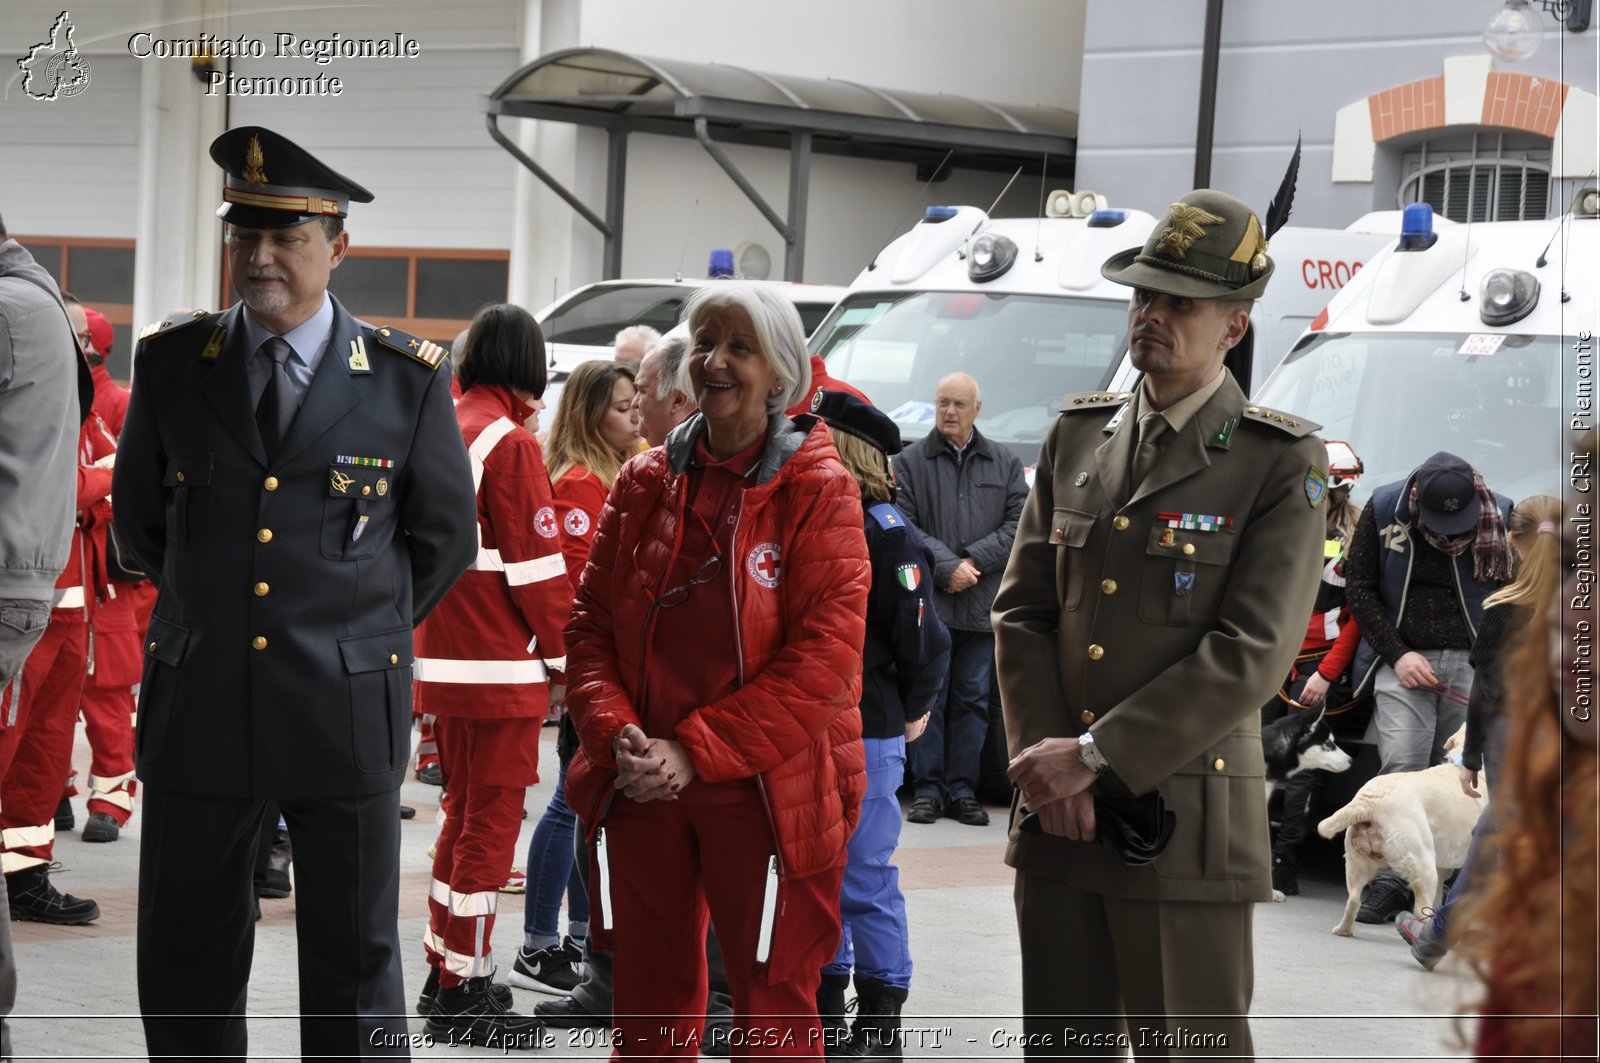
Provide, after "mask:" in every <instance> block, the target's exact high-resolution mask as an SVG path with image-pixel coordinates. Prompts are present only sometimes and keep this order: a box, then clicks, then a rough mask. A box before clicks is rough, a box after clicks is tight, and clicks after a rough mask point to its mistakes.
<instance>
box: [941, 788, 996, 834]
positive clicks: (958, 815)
mask: <svg viewBox="0 0 1600 1063" xmlns="http://www.w3.org/2000/svg"><path fill="white" fill-rule="evenodd" d="M944 814H945V815H947V816H949V817H950V818H951V819H953V820H955V821H956V822H957V823H965V824H966V825H967V826H969V827H987V826H988V825H989V813H987V812H985V811H984V810H983V806H982V805H980V804H978V799H977V798H976V797H973V796H972V795H971V794H964V795H963V796H961V797H952V798H951V799H950V800H949V801H947V802H945V806H944Z"/></svg>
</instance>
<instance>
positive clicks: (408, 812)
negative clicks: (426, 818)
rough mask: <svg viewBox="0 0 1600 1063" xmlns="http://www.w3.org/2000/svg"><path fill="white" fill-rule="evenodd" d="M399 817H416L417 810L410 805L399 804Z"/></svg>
mask: <svg viewBox="0 0 1600 1063" xmlns="http://www.w3.org/2000/svg"><path fill="white" fill-rule="evenodd" d="M400 818H401V819H416V818H417V810H416V809H414V808H412V807H411V806H410V805H401V806H400Z"/></svg>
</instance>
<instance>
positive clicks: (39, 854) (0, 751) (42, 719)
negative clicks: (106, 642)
mask: <svg viewBox="0 0 1600 1063" xmlns="http://www.w3.org/2000/svg"><path fill="white" fill-rule="evenodd" d="M88 646H89V627H88V625H87V624H86V623H84V619H83V610H82V609H71V610H67V609H61V610H56V612H55V613H54V614H53V615H52V616H51V618H50V626H49V627H48V628H46V629H45V633H44V637H42V638H41V639H40V640H39V643H38V645H36V646H35V647H34V648H33V653H32V654H30V655H29V656H28V660H27V663H26V665H25V666H24V667H23V669H22V692H21V699H20V700H19V701H18V702H17V718H16V722H15V724H14V725H12V726H10V727H6V728H0V778H3V780H4V781H3V782H0V843H3V845H4V849H5V851H4V852H3V853H0V867H3V868H4V870H5V873H6V874H8V875H13V874H16V873H17V872H18V871H23V870H26V869H27V868H30V867H38V866H39V865H41V864H48V863H49V862H50V861H51V860H52V859H54V853H55V842H56V826H55V815H56V806H57V805H59V804H60V803H61V785H62V781H63V780H65V779H66V777H67V771H68V769H69V768H70V767H71V766H72V731H73V728H74V727H75V726H76V724H77V722H78V698H79V695H80V694H81V692H82V690H83V677H84V671H85V669H86V668H87V667H88V656H87V654H88ZM7 711H8V714H9V706H8V707H7Z"/></svg>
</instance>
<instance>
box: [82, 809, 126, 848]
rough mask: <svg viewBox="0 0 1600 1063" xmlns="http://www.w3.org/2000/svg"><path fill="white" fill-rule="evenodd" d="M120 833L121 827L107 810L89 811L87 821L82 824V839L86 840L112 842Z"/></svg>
mask: <svg viewBox="0 0 1600 1063" xmlns="http://www.w3.org/2000/svg"><path fill="white" fill-rule="evenodd" d="M121 833H122V827H121V826H120V825H119V824H118V823H117V821H116V820H114V819H112V818H111V813H109V812H91V813H89V822H87V823H85V824H84V825H83V840H84V841H86V842H114V841H116V840H117V836H118V835H119V834H121Z"/></svg>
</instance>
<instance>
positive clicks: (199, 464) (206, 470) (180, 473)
mask: <svg viewBox="0 0 1600 1063" xmlns="http://www.w3.org/2000/svg"><path fill="white" fill-rule="evenodd" d="M211 464H212V455H210V454H196V453H190V454H173V455H170V456H169V457H168V458H167V475H166V477H165V478H164V479H163V480H162V481H161V483H162V486H164V487H208V486H210V484H211Z"/></svg>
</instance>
